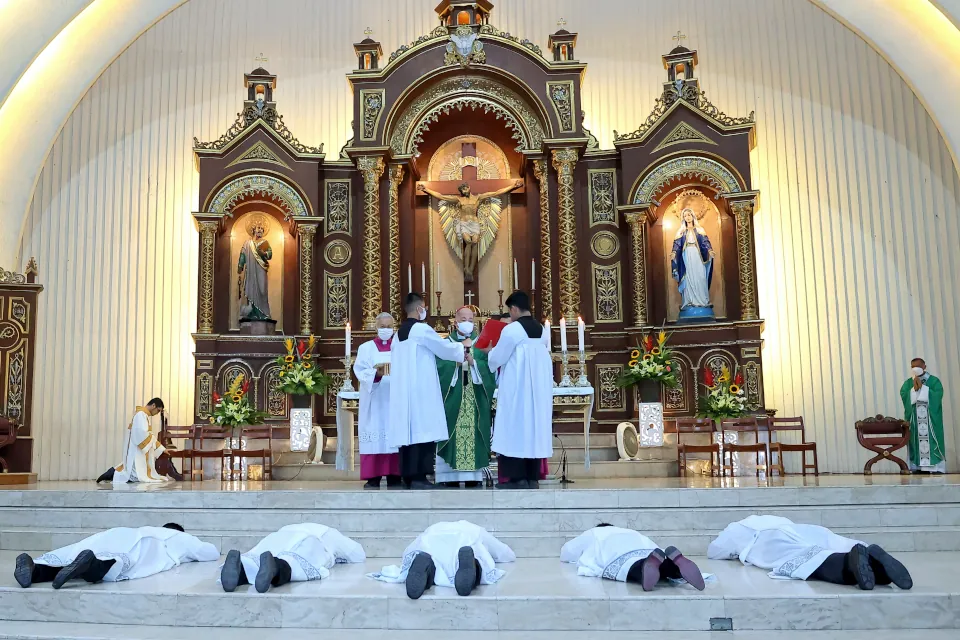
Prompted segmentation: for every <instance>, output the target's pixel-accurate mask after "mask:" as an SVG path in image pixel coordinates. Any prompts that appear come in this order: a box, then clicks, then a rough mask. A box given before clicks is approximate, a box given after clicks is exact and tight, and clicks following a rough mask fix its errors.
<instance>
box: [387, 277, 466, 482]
mask: <svg viewBox="0 0 960 640" xmlns="http://www.w3.org/2000/svg"><path fill="white" fill-rule="evenodd" d="M404 310H405V312H406V314H407V317H406V319H404V321H403V322H402V323H400V330H399V331H397V336H396V338H394V340H393V343H392V345H391V349H390V361H391V364H390V379H391V384H390V437H389V438H388V442H387V444H388V445H390V446H391V447H398V448H399V450H400V475H401V476H403V481H404V483H405V484H406V485H407V487H409V488H411V489H429V488H431V487H432V486H433V484H432V483H431V482H429V481H428V480H427V476H428V475H429V474H431V473H433V468H434V467H433V465H434V460H435V459H436V455H437V445H436V443H437V442H439V441H440V440H446V439H447V438H448V437H449V434H448V433H447V419H446V416H445V414H444V411H443V396H442V395H441V394H440V378H439V376H438V375H437V360H436V359H437V358H440V359H441V360H452V361H453V362H463V359H464V351H463V346H462V345H460V344H458V343H456V342H450V341H448V340H444V339H443V338H441V337H440V336H439V335H438V334H437V332H436V331H434V330H433V329H431V328H430V327H429V326H427V324H426V323H424V322H423V321H424V320H425V319H426V318H427V308H426V306H425V305H424V304H423V298H421V297H420V296H419V295H417V294H416V293H411V294H409V295H407V299H406V303H405V305H404Z"/></svg>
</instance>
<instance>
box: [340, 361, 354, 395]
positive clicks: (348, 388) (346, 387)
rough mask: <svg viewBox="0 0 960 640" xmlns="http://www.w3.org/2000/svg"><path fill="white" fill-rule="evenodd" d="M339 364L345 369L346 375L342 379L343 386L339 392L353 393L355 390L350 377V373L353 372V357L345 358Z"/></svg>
mask: <svg viewBox="0 0 960 640" xmlns="http://www.w3.org/2000/svg"><path fill="white" fill-rule="evenodd" d="M340 362H342V363H343V366H344V367H346V371H345V372H344V373H345V374H346V375H344V377H343V385H342V386H341V387H340V391H344V392H347V393H354V392H355V391H356V389H354V388H353V380H352V379H351V376H350V372H351V371H352V370H353V356H347V357H346V358H343V359H342V360H340Z"/></svg>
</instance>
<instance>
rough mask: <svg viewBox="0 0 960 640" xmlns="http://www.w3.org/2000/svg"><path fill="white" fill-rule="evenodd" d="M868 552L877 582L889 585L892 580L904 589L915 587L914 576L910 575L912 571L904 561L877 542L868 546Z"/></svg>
mask: <svg viewBox="0 0 960 640" xmlns="http://www.w3.org/2000/svg"><path fill="white" fill-rule="evenodd" d="M867 554H868V555H869V557H870V566H871V568H872V569H873V573H874V576H876V582H877V584H880V585H887V584H890V583H891V582H892V583H893V584H895V585H897V586H898V587H899V588H901V589H904V590H906V589H910V588H912V587H913V578H911V577H910V572H909V571H907V568H906V567H905V566H903V563H902V562H900V561H899V560H897V559H896V558H894V557H893V556H891V555H890V554H889V553H887V552H886V551H884V550H883V549H881V548H880V547H878V546H877V545H875V544H872V545H870V546H869V547H867Z"/></svg>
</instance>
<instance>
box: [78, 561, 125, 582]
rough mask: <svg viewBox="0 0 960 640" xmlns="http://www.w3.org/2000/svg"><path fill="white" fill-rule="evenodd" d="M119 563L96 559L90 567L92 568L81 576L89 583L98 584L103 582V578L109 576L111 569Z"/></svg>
mask: <svg viewBox="0 0 960 640" xmlns="http://www.w3.org/2000/svg"><path fill="white" fill-rule="evenodd" d="M116 563H117V561H116V560H113V559H110V560H100V559H95V560H94V561H93V563H92V564H91V565H90V568H89V569H87V570H86V571H85V572H84V574H83V575H82V576H81V577H82V578H83V579H84V580H86V581H87V582H92V583H97V582H102V581H103V577H104V576H105V575H107V572H108V571H110V568H111V567H112V566H113V565H115V564H116Z"/></svg>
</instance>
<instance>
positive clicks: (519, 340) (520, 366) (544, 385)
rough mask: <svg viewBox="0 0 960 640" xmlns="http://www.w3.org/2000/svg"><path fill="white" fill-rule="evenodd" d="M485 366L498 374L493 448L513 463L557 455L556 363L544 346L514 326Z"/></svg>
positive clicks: (519, 326)
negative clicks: (554, 442)
mask: <svg viewBox="0 0 960 640" xmlns="http://www.w3.org/2000/svg"><path fill="white" fill-rule="evenodd" d="M487 361H488V362H489V365H490V371H493V372H496V370H497V369H500V378H499V381H498V391H497V416H496V420H495V422H494V425H493V441H492V443H491V447H490V448H491V449H492V450H493V451H494V452H496V453H499V454H500V455H504V456H510V457H512V458H549V457H551V456H553V364H552V362H551V361H550V353H549V352H548V351H547V348H546V343H545V341H544V340H543V339H542V338H531V337H529V336H528V335H527V332H526V331H525V330H524V328H523V326H522V325H521V324H520V323H519V322H511V323H510V324H508V325H507V326H506V327H505V328H504V330H503V332H502V333H501V334H500V340H499V342H497V346H496V347H494V348H493V350H492V351H491V352H490V355H489V356H488V357H487Z"/></svg>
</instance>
